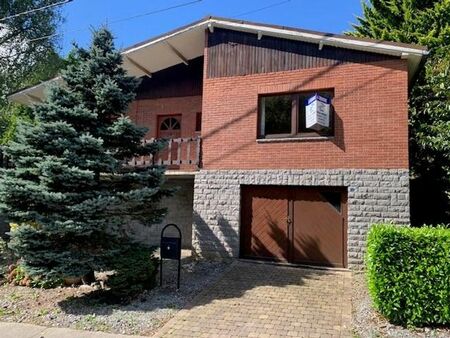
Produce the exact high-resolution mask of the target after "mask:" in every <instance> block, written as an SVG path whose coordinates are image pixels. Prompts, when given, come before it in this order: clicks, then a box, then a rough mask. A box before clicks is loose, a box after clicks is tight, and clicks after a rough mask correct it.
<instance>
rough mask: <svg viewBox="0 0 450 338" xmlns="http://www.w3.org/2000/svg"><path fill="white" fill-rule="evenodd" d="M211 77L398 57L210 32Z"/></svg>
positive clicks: (242, 34) (229, 31) (225, 31)
mask: <svg viewBox="0 0 450 338" xmlns="http://www.w3.org/2000/svg"><path fill="white" fill-rule="evenodd" d="M207 34H208V65H207V77H208V78H215V77H224V76H236V75H248V74H257V73H271V72H279V71H286V70H294V69H306V68H317V67H326V66H333V65H338V64H343V63H367V62H374V61H382V60H389V59H393V58H395V57H393V56H388V55H381V54H375V53H368V52H361V51H356V50H350V49H343V48H336V47H331V46H323V48H322V50H319V47H318V45H317V44H315V43H308V42H302V41H292V40H286V39H280V38H275V37H270V36H263V37H262V38H261V40H258V37H257V36H256V34H251V33H243V32H236V31H231V30H227V29H220V28H216V29H214V33H210V32H208V33H207Z"/></svg>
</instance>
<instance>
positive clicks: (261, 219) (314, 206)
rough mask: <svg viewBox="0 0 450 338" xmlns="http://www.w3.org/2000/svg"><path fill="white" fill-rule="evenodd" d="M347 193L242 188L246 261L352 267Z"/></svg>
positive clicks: (243, 255)
mask: <svg viewBox="0 0 450 338" xmlns="http://www.w3.org/2000/svg"><path fill="white" fill-rule="evenodd" d="M346 204H347V196H346V191H345V190H343V189H339V188H328V187H327V188H321V187H320V188H318V187H317V188H315V187H283V186H242V201H241V212H242V214H241V238H240V243H241V248H240V252H241V257H243V258H256V259H268V260H277V261H285V262H291V263H299V264H308V265H321V266H334V267H346V264H347V262H346V256H347V255H346V210H347V205H346Z"/></svg>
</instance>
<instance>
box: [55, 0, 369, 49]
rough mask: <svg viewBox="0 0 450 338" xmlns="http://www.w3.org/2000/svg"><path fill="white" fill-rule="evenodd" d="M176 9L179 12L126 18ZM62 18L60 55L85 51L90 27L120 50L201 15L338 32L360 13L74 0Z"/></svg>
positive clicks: (179, 0)
mask: <svg viewBox="0 0 450 338" xmlns="http://www.w3.org/2000/svg"><path fill="white" fill-rule="evenodd" d="M188 3H191V4H188ZM184 4H186V6H183V5H184ZM178 5H180V6H182V7H178V8H174V9H168V10H166V11H162V12H159V13H153V14H149V15H145V16H141V17H136V18H133V19H131V18H130V17H132V16H138V15H143V14H145V13H149V12H153V11H158V10H162V9H167V8H168V7H174V6H178ZM264 7H269V8H266V9H264ZM62 14H63V16H64V17H65V22H64V23H63V25H62V26H61V28H60V32H62V33H63V35H62V38H61V39H60V45H61V54H63V55H65V54H67V52H68V51H69V50H70V48H71V42H73V41H76V42H77V43H78V44H80V45H81V46H86V45H87V44H88V43H89V40H90V34H91V33H90V28H97V27H99V26H101V25H104V24H107V25H108V27H109V28H110V29H111V30H112V31H113V33H114V35H115V36H116V38H117V40H116V44H117V47H119V48H122V47H127V46H129V45H132V44H134V43H137V42H140V41H142V40H145V39H148V38H150V37H152V36H155V35H158V34H162V33H164V32H167V31H169V30H171V29H174V28H177V27H179V26H182V25H185V24H188V23H190V22H192V21H195V20H198V19H200V18H202V17H204V16H206V15H215V16H223V17H230V18H238V19H242V20H249V21H256V22H264V23H272V24H280V25H285V26H293V27H299V28H305V29H312V30H318V31H324V32H330V33H342V32H344V31H348V30H350V29H351V24H352V23H354V22H355V21H356V16H358V15H360V14H361V0H73V2H71V3H69V4H67V5H64V6H63V7H62ZM121 19H125V20H124V21H120V22H115V21H118V20H121Z"/></svg>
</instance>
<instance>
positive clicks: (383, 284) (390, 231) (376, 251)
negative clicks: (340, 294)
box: [366, 224, 450, 326]
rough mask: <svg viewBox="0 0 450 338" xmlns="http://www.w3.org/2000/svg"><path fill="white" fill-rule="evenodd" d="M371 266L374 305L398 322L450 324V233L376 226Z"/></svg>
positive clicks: (370, 243)
mask: <svg viewBox="0 0 450 338" xmlns="http://www.w3.org/2000/svg"><path fill="white" fill-rule="evenodd" d="M366 265H367V278H368V286H369V292H370V295H371V297H372V300H373V303H374V306H375V308H376V309H377V310H378V311H379V312H380V313H381V314H382V315H384V316H385V317H387V318H388V319H389V320H390V321H391V322H392V323H395V324H400V325H405V326H425V325H431V326H436V325H449V324H450V229H445V228H444V227H438V228H431V227H423V228H409V227H400V226H395V225H392V224H377V225H374V226H372V227H371V229H370V231H369V235H368V239H367V255H366Z"/></svg>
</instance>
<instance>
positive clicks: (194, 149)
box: [128, 137, 201, 170]
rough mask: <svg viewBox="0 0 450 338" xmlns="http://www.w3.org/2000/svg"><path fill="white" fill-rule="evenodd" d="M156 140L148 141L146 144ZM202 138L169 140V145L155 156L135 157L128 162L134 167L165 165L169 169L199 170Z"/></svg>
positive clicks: (145, 141)
mask: <svg viewBox="0 0 450 338" xmlns="http://www.w3.org/2000/svg"><path fill="white" fill-rule="evenodd" d="M154 140H155V139H146V140H144V141H143V142H144V143H150V142H153V141H154ZM200 147H201V138H200V137H184V138H173V139H168V140H167V145H166V146H165V147H164V148H163V149H162V150H161V151H159V152H158V153H157V154H155V155H154V156H153V155H151V154H149V155H145V156H139V157H134V158H132V159H131V161H129V162H128V164H129V165H132V166H148V165H154V164H157V165H165V166H167V167H168V169H186V170H197V169H199V168H200Z"/></svg>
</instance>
